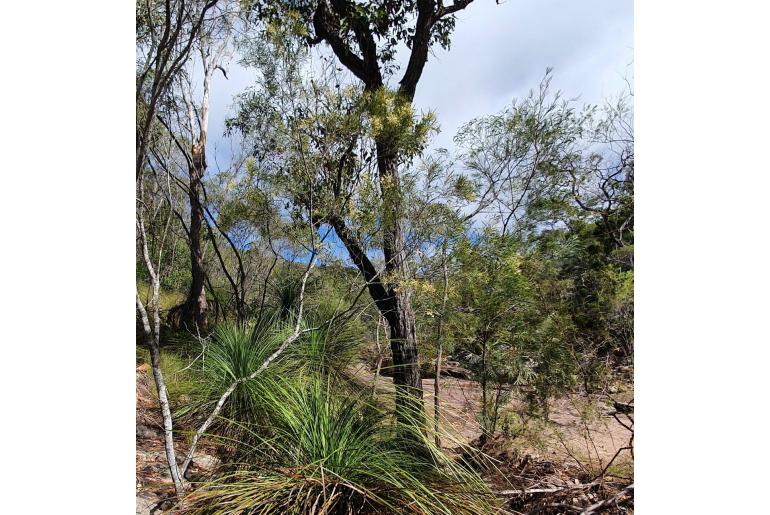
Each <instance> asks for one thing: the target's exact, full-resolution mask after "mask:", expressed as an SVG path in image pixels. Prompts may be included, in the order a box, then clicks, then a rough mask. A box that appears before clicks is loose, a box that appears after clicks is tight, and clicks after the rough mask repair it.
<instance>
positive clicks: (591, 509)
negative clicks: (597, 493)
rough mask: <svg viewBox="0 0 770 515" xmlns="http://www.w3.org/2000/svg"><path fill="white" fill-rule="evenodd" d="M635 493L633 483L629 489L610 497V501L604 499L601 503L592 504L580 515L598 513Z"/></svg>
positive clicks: (626, 488)
mask: <svg viewBox="0 0 770 515" xmlns="http://www.w3.org/2000/svg"><path fill="white" fill-rule="evenodd" d="M633 491H634V484H633V483H631V484H630V485H628V486H627V487H625V488H624V489H623V490H621V491H620V492H618V493H617V494H616V495H615V496H613V497H610V498H609V499H604V500H602V501H599V502H597V503H595V504H592V505H591V506H589V507H588V508H586V509H585V510H583V511H582V512H581V513H580V515H591V514H592V513H596V512H597V511H598V510H600V509H602V508H604V507H605V506H608V505H610V504H612V503H614V502H617V501H618V500H619V499H620V498H622V497H625V496H626V495H628V494H631V492H633Z"/></svg>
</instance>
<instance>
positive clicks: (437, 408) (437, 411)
mask: <svg viewBox="0 0 770 515" xmlns="http://www.w3.org/2000/svg"><path fill="white" fill-rule="evenodd" d="M447 245H448V242H447V240H446V237H445V238H444V242H443V244H442V246H441V250H442V256H443V261H442V264H441V265H442V269H443V272H444V297H443V298H442V299H441V313H440V314H439V318H438V330H437V331H436V333H437V335H436V336H437V338H436V339H437V341H438V352H437V353H436V380H435V381H434V382H433V431H434V433H435V439H436V447H439V448H440V447H441V437H440V436H439V419H440V418H441V401H440V397H439V396H440V395H441V386H440V385H441V358H442V354H443V352H444V334H443V328H444V327H443V325H444V316H445V313H446V304H447V300H448V299H449V271H448V270H447Z"/></svg>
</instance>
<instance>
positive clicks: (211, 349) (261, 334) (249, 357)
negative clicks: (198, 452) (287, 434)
mask: <svg viewBox="0 0 770 515" xmlns="http://www.w3.org/2000/svg"><path fill="white" fill-rule="evenodd" d="M289 331H290V328H289V327H287V326H286V325H285V324H283V323H282V322H280V321H279V319H278V318H277V317H276V316H275V315H267V316H265V317H263V318H262V319H261V320H254V321H252V322H250V323H249V324H247V325H240V324H236V323H233V322H226V323H223V324H220V325H218V326H216V327H215V328H214V330H213V332H212V334H211V336H210V337H209V338H210V341H209V342H208V343H207V344H206V347H205V349H203V352H204V354H203V359H202V360H200V363H199V364H198V365H197V366H198V369H199V370H200V371H201V374H202V382H201V384H200V389H201V392H202V395H201V396H202V400H201V401H200V402H197V403H191V404H190V405H188V406H187V407H185V408H183V409H181V410H180V411H179V414H180V415H192V416H193V418H198V417H204V418H205V416H207V415H208V414H209V413H211V411H212V410H213V408H214V405H215V404H216V403H217V401H218V400H219V397H220V396H221V395H222V393H224V391H225V390H227V388H228V387H229V386H230V385H231V384H232V383H234V382H235V381H236V380H238V379H242V378H245V377H248V376H249V375H251V374H252V373H253V372H255V371H256V370H257V369H259V367H260V366H261V365H262V363H263V362H264V361H265V359H266V358H267V357H268V356H270V355H271V354H272V353H273V352H274V351H275V350H276V348H277V347H278V345H280V343H281V342H282V341H283V340H284V339H285V338H286V336H288V332H289ZM261 378H262V376H261V375H260V376H258V377H257V379H255V380H251V381H244V382H241V383H240V384H238V386H237V387H236V388H235V390H234V391H233V393H232V395H230V398H229V399H228V400H227V402H226V403H225V405H224V408H223V409H222V412H221V417H223V418H225V419H232V420H238V421H244V422H246V421H253V420H255V419H257V418H258V417H259V416H260V414H261V413H262V411H261V408H260V403H259V402H258V398H257V397H255V395H254V389H255V388H256V387H257V385H258V383H259V381H260V380H261Z"/></svg>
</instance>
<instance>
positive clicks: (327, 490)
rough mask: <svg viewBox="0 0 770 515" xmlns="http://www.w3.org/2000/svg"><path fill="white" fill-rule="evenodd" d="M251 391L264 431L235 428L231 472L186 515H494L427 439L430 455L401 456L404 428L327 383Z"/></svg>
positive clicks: (310, 378)
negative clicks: (240, 433) (237, 438)
mask: <svg viewBox="0 0 770 515" xmlns="http://www.w3.org/2000/svg"><path fill="white" fill-rule="evenodd" d="M250 392H251V393H252V394H254V395H255V396H256V397H257V398H258V402H260V403H261V404H262V406H263V407H264V410H265V417H266V418H265V421H266V422H265V423H262V424H258V425H257V424H253V425H246V424H240V426H241V427H242V428H245V429H246V431H245V432H244V435H245V438H244V439H243V440H242V441H241V442H240V444H239V446H238V452H237V453H236V456H237V459H236V460H235V464H233V465H232V466H231V467H230V468H229V470H227V471H225V472H223V473H222V475H220V476H219V477H216V478H214V479H213V480H211V481H209V482H207V483H204V484H202V485H199V488H197V489H196V490H195V491H194V492H193V493H192V494H190V495H189V496H188V497H187V499H186V503H185V506H184V510H185V511H186V512H187V513H194V514H218V515H229V514H246V513H249V514H251V513H254V514H256V513H265V514H266V513H289V514H305V513H364V514H368V513H420V514H428V513H445V514H463V513H468V514H470V513H474V514H480V513H493V512H495V506H494V496H493V495H491V493H490V492H489V490H488V488H487V487H486V486H485V485H484V483H483V482H482V480H481V479H480V478H479V476H478V475H476V474H475V473H474V472H472V471H470V470H469V469H467V468H465V467H463V466H461V465H459V464H457V463H454V462H452V461H451V460H449V459H448V458H447V457H446V456H445V455H443V454H442V453H441V452H440V451H439V450H437V449H435V448H434V447H432V444H431V441H429V439H428V438H425V440H426V441H425V448H426V449H429V452H427V453H420V454H414V453H410V452H408V451H407V450H404V447H403V446H402V445H400V443H401V439H402V438H403V435H402V434H401V433H400V432H399V431H402V430H403V429H400V430H398V431H397V430H396V427H397V426H396V425H394V424H393V423H392V420H390V419H389V417H388V416H387V414H386V412H385V411H384V410H382V409H381V408H380V407H378V406H376V405H373V404H371V403H370V398H369V397H368V396H367V395H366V394H365V393H363V392H359V393H355V392H352V391H351V389H350V387H349V386H348V385H347V383H344V382H341V381H340V380H339V379H336V378H335V377H334V376H324V375H321V374H317V373H313V374H299V375H296V376H292V377H284V376H281V377H280V378H279V377H276V376H273V377H272V378H270V379H266V380H264V381H260V382H259V383H256V384H255V387H254V389H252V390H251V391H250ZM415 432H416V433H417V434H421V433H420V432H419V431H415ZM228 445H229V444H228Z"/></svg>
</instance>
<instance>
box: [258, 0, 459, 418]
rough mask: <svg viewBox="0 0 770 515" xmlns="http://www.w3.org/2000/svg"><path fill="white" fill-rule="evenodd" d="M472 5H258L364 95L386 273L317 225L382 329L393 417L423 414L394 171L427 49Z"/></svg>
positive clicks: (340, 229) (425, 1) (408, 147)
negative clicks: (290, 22) (323, 51)
mask: <svg viewBox="0 0 770 515" xmlns="http://www.w3.org/2000/svg"><path fill="white" fill-rule="evenodd" d="M470 3H472V0H456V1H455V2H454V3H453V4H452V5H444V3H443V2H442V1H435V0H417V1H414V0H411V1H395V0H380V1H373V2H355V1H352V0H332V1H327V0H322V1H301V2H294V1H291V2H289V1H286V2H257V4H258V11H259V12H260V14H261V15H262V16H264V17H267V18H268V19H272V20H277V19H280V18H286V17H287V13H289V14H288V16H290V17H292V19H294V20H296V21H297V22H298V25H299V26H300V28H301V30H300V31H299V34H300V35H301V36H302V37H303V38H304V39H305V41H306V42H307V43H308V44H309V45H311V46H314V45H318V44H321V43H324V44H325V45H326V46H327V47H328V48H329V49H330V50H331V52H332V53H333V55H334V57H335V59H336V61H337V62H338V63H339V64H340V65H342V66H343V67H344V68H345V69H346V70H347V71H348V72H349V73H351V74H352V75H353V76H354V77H355V78H356V79H357V81H358V83H359V84H360V86H361V87H362V89H363V93H364V99H365V100H364V102H363V103H362V104H359V105H362V106H363V107H364V109H363V111H358V116H360V117H364V118H368V121H369V122H370V129H371V130H370V132H369V134H368V135H369V136H370V137H371V139H372V145H371V147H372V151H373V156H374V163H372V164H373V168H374V174H373V177H372V178H373V179H374V181H373V182H374V184H373V185H376V187H377V192H376V194H377V198H376V208H377V211H376V212H375V216H376V218H377V220H378V223H379V224H380V227H381V231H380V238H379V241H378V242H377V247H378V249H379V250H381V252H382V256H383V258H384V273H380V272H379V271H378V268H377V266H376V265H375V263H374V262H373V261H372V259H371V257H370V255H369V253H368V252H367V250H366V247H367V245H368V244H369V243H370V242H365V241H362V240H361V238H359V235H358V234H356V231H355V230H354V229H353V228H351V227H350V226H349V225H348V223H347V221H346V219H345V218H344V217H341V216H330V217H327V218H326V219H325V220H324V222H326V223H328V224H330V225H331V226H332V227H333V228H334V230H335V232H336V234H337V236H338V237H339V239H340V241H341V242H342V244H343V245H344V247H345V249H346V250H347V252H348V255H349V256H350V258H351V260H352V261H353V263H354V264H355V265H356V267H357V268H358V269H359V271H360V273H361V275H362V276H363V279H364V280H365V281H366V285H367V288H368V291H369V294H370V295H371V297H372V299H373V300H374V302H375V303H376V305H377V307H378V309H379V310H380V312H381V313H382V315H383V317H384V318H385V319H386V320H387V323H388V327H389V331H390V345H391V352H392V355H393V364H394V383H395V384H396V389H397V406H398V407H399V408H398V412H399V413H402V409H409V410H412V411H414V412H418V411H419V412H422V403H421V398H422V382H421V378H420V371H419V364H418V348H417V336H416V321H415V313H414V310H413V307H412V289H411V287H410V286H409V283H408V280H407V279H408V277H409V275H410V273H409V258H408V250H407V244H406V225H407V220H406V217H405V213H406V205H405V202H406V200H405V196H404V192H403V187H404V185H403V177H402V168H403V166H404V165H405V164H406V163H407V162H408V161H409V160H410V159H411V158H412V157H414V155H415V154H418V153H419V152H420V151H421V149H422V143H423V142H424V137H425V135H426V134H425V133H426V132H427V130H428V128H429V121H426V120H425V119H419V118H418V119H416V117H415V115H414V113H413V110H412V101H413V100H414V95H415V92H416V90H417V85H418V83H419V81H420V78H421V77H422V74H423V70H424V68H425V64H426V63H427V61H428V54H429V52H430V49H431V48H433V47H434V46H435V45H439V46H440V47H442V48H445V49H446V48H448V47H449V43H450V34H451V32H452V30H453V28H454V26H455V17H454V15H455V13H457V12H458V11H460V10H462V9H465V8H466V7H467V6H468V5H469V4H470ZM402 43H403V44H405V45H406V46H407V48H408V49H409V56H408V60H407V65H406V67H405V69H404V70H403V73H402V74H401V78H400V80H399V81H398V86H397V87H396V88H395V89H391V88H389V86H388V78H389V76H392V75H393V74H395V73H396V72H398V71H400V70H399V66H398V64H397V61H396V54H397V47H398V45H399V44H402ZM426 122H427V123H426ZM348 141H349V142H350V144H349V146H350V148H351V151H353V150H355V149H356V145H357V143H356V138H355V137H353V138H350V139H349V140H348ZM343 155H344V154H343ZM369 156H371V154H369ZM338 160H339V162H340V163H341V166H340V167H339V168H340V170H341V171H340V173H339V174H336V175H350V174H353V177H355V173H356V170H355V167H354V166H349V163H348V162H347V158H345V159H338ZM346 168H347V171H346ZM370 185H372V184H371V183H370ZM373 200H375V199H373Z"/></svg>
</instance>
